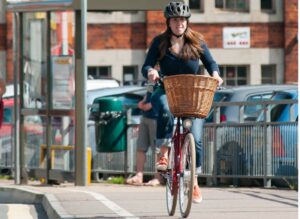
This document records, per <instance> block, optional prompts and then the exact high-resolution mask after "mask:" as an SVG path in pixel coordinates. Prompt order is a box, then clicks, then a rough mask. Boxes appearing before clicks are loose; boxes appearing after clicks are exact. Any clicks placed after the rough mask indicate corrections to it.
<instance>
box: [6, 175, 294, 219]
mask: <svg viewBox="0 0 300 219" xmlns="http://www.w3.org/2000/svg"><path fill="white" fill-rule="evenodd" d="M202 193H203V198H204V201H203V202H202V203H201V204H198V205H193V206H192V211H191V214H190V217H189V218H195V219H198V218H205V219H213V218H218V219H227V218H228V219H234V218H237V219H243V218H245V219H249V218H255V219H259V218H263V219H269V218H270V219H271V218H272V219H276V218H280V219H282V218H284V219H290V218H291V219H294V218H295V219H296V218H298V193H297V192H296V191H291V190H282V189H264V188H212V187H204V188H202ZM8 202H10V203H31V204H32V203H42V205H43V207H44V209H45V211H46V212H47V215H48V216H49V218H130V219H133V218H180V213H179V210H178V209H179V207H178V206H177V211H176V213H175V215H174V216H173V217H169V216H168V215H167V210H166V203H165V187H163V186H158V187H145V186H143V187H141V186H128V185H112V184H102V183H97V184H92V185H91V186H87V187H80V186H74V185H73V184H63V185H59V186H43V185H39V184H34V183H30V185H21V186H20V185H14V184H13V181H8V180H0V203H8Z"/></svg>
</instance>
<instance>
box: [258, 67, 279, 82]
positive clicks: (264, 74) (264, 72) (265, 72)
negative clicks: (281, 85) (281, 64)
mask: <svg viewBox="0 0 300 219" xmlns="http://www.w3.org/2000/svg"><path fill="white" fill-rule="evenodd" d="M261 83H262V84H275V83H276V65H262V66H261Z"/></svg>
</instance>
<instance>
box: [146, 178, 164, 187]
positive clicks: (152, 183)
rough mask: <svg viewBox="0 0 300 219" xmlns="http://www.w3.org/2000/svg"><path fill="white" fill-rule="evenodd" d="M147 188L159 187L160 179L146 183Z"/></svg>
mask: <svg viewBox="0 0 300 219" xmlns="http://www.w3.org/2000/svg"><path fill="white" fill-rule="evenodd" d="M144 185H145V186H159V185H160V182H159V180H158V179H151V180H149V181H148V182H146V183H144Z"/></svg>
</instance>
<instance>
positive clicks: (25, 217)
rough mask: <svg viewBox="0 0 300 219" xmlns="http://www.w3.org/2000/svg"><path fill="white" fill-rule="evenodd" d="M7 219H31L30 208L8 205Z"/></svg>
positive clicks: (27, 206) (20, 205)
mask: <svg viewBox="0 0 300 219" xmlns="http://www.w3.org/2000/svg"><path fill="white" fill-rule="evenodd" d="M7 217H8V219H20V218H22V219H33V216H32V215H31V214H30V206H29V205H22V204H9V206H8V212H7Z"/></svg>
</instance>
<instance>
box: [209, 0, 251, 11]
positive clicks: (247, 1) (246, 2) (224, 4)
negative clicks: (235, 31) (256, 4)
mask: <svg viewBox="0 0 300 219" xmlns="http://www.w3.org/2000/svg"><path fill="white" fill-rule="evenodd" d="M222 1H223V7H222V8H220V7H216V0H215V5H214V7H215V9H216V10H220V11H229V12H244V13H249V12H250V3H249V0H245V4H246V8H245V9H239V8H237V1H238V0H233V1H234V8H228V7H226V5H227V4H226V3H227V1H228V0H222Z"/></svg>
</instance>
